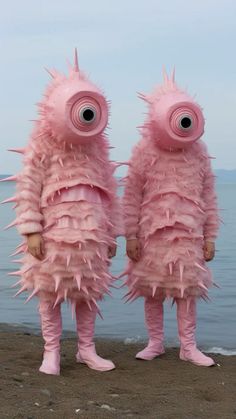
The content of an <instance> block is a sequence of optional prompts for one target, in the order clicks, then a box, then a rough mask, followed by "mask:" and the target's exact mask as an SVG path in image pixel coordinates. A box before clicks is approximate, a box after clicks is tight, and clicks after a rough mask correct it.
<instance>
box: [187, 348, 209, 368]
mask: <svg viewBox="0 0 236 419" xmlns="http://www.w3.org/2000/svg"><path fill="white" fill-rule="evenodd" d="M179 357H180V359H181V360H182V361H189V362H192V363H193V364H195V365H198V366H199V367H212V366H213V365H215V361H214V360H213V359H212V358H210V357H209V356H206V355H204V354H203V353H202V352H201V351H199V349H197V348H193V349H190V350H185V351H184V350H183V349H180V354H179Z"/></svg>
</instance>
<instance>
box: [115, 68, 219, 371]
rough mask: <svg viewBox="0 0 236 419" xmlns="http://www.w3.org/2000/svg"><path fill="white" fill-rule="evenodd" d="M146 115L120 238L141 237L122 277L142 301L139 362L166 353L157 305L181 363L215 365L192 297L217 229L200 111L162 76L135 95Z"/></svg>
mask: <svg viewBox="0 0 236 419" xmlns="http://www.w3.org/2000/svg"><path fill="white" fill-rule="evenodd" d="M141 98H142V99H143V100H145V101H146V102H147V103H148V106H149V113H148V117H147V120H146V122H145V124H144V126H143V127H142V129H141V132H142V138H141V140H140V141H139V143H138V144H137V145H136V147H135V148H134V150H133V154H132V157H131V160H130V165H129V171H128V176H127V178H126V179H125V192H124V198H123V205H124V218H125V229H126V238H127V239H135V238H137V239H138V240H139V243H140V246H141V257H140V259H139V260H138V261H137V262H133V261H130V262H129V266H128V269H127V271H126V274H127V275H128V279H127V281H126V285H127V286H128V288H129V292H128V294H127V297H128V300H129V301H132V300H135V299H136V298H138V297H141V296H143V297H144V298H145V318H146V324H147V329H148V333H149V343H148V346H147V347H146V348H145V349H144V350H143V351H141V352H140V353H138V354H137V358H139V359H145V360H151V359H153V358H154V357H156V356H158V355H161V354H163V353H164V346H163V337H164V333H163V301H164V300H165V298H173V299H174V301H175V302H176V305H177V320H178V330H179V338H180V346H181V348H180V358H181V359H182V360H188V361H191V362H193V363H195V364H196V365H203V366H210V365H213V364H214V361H213V360H212V359H211V358H209V357H206V356H205V355H204V354H202V353H201V352H200V351H199V350H198V349H197V347H196V342H195V328H196V299H197V298H198V297H201V298H203V299H208V295H207V292H208V288H209V287H210V286H212V284H213V281H212V275H211V272H210V270H209V269H208V268H207V266H206V265H205V260H204V253H203V246H204V243H205V241H210V242H213V241H214V240H215V238H216V235H217V231H218V224H219V219H218V213H217V200H216V195H215V188H214V175H213V173H212V170H211V164H210V158H209V156H208V154H207V149H206V146H205V145H204V144H203V142H202V141H201V140H200V137H201V136H202V134H203V132H204V118H203V114H202V110H201V108H200V107H199V106H198V104H197V103H196V102H195V101H194V100H193V99H192V98H191V97H190V96H189V95H188V94H187V93H186V92H184V91H182V90H180V89H179V88H178V87H177V85H176V83H175V80H174V73H173V74H172V76H171V77H170V78H168V76H167V74H166V73H165V72H164V83H163V85H161V86H159V87H158V88H156V89H155V90H154V92H153V93H152V94H151V95H146V96H145V95H141Z"/></svg>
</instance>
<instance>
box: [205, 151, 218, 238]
mask: <svg viewBox="0 0 236 419" xmlns="http://www.w3.org/2000/svg"><path fill="white" fill-rule="evenodd" d="M203 201H204V202H205V213H206V219H205V224H204V229H203V234H204V237H205V240H208V241H215V239H216V237H217V233H218V230H219V215H218V209H217V197H216V192H215V176H214V174H213V171H212V168H211V163H210V159H209V158H208V159H207V166H206V170H205V176H204V185H203Z"/></svg>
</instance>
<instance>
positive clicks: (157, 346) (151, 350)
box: [136, 297, 165, 361]
mask: <svg viewBox="0 0 236 419" xmlns="http://www.w3.org/2000/svg"><path fill="white" fill-rule="evenodd" d="M163 300H164V299H160V300H157V299H154V298H152V297H149V298H146V299H145V305H144V309H145V320H146V326H147V329H148V334H149V342H148V345H147V346H146V348H145V349H143V350H142V351H141V352H138V353H137V355H136V358H137V359H144V360H145V361H151V360H152V359H154V358H156V357H157V356H159V355H162V354H164V353H165V349H164V346H163V338H164V332H163Z"/></svg>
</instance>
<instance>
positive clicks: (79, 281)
mask: <svg viewBox="0 0 236 419" xmlns="http://www.w3.org/2000/svg"><path fill="white" fill-rule="evenodd" d="M75 279H76V282H77V286H78V290H79V291H80V288H81V276H80V275H79V274H77V275H76V276H75Z"/></svg>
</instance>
